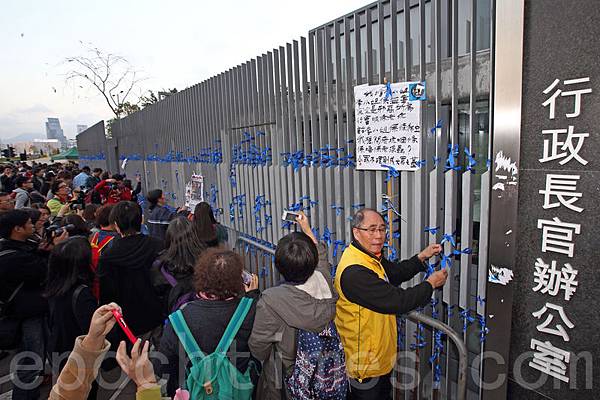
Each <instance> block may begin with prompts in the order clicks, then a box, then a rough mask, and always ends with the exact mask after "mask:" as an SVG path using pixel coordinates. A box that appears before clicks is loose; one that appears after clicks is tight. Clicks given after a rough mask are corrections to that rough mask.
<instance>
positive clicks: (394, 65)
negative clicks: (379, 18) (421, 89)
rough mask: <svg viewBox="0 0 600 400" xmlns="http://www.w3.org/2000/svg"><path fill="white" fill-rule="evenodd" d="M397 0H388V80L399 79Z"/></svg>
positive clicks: (394, 80)
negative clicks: (389, 53)
mask: <svg viewBox="0 0 600 400" xmlns="http://www.w3.org/2000/svg"><path fill="white" fill-rule="evenodd" d="M396 1H397V0H390V26H391V28H392V54H391V58H390V81H391V82H396V81H397V80H398V79H399V71H398V24H397V23H396V20H397V18H398V4H397V2H396Z"/></svg>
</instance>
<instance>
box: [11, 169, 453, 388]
mask: <svg viewBox="0 0 600 400" xmlns="http://www.w3.org/2000/svg"><path fill="white" fill-rule="evenodd" d="M140 193H141V179H140V178H139V177H137V179H136V185H135V187H133V185H132V181H131V180H128V179H127V178H126V177H125V176H121V175H119V174H111V173H110V172H108V171H102V170H101V169H99V168H96V169H94V170H90V168H89V167H83V168H81V169H79V168H78V167H77V165H76V164H67V165H62V164H53V165H33V166H29V165H27V164H26V163H17V164H16V165H7V166H6V167H5V168H4V171H3V173H2V174H1V175H0V288H1V290H0V293H2V295H0V296H2V298H1V299H0V306H1V308H0V312H1V315H0V349H6V350H7V349H16V350H17V355H19V354H26V356H24V357H18V360H16V361H15V360H13V361H15V362H13V364H14V365H15V368H14V377H13V393H12V397H13V399H17V400H19V399H37V398H39V394H40V384H39V383H40V381H41V380H42V376H43V375H44V366H45V365H48V366H50V367H51V371H52V373H51V375H50V376H51V377H53V379H54V385H53V387H52V391H51V393H50V398H52V399H85V398H96V396H97V394H98V393H99V391H100V390H102V387H101V386H102V385H99V384H98V383H97V381H98V380H99V379H98V380H97V379H96V378H97V375H98V374H99V373H100V374H102V373H104V372H106V373H109V374H110V373H111V372H115V371H116V372H118V373H125V374H126V375H127V376H128V377H129V378H131V381H132V382H133V383H132V384H131V386H132V387H133V390H134V392H136V396H137V398H140V399H159V398H161V396H163V395H166V396H169V397H173V398H176V399H189V398H191V399H200V398H208V397H209V396H212V395H216V396H217V397H215V398H240V399H245V398H257V399H285V398H293V399H309V398H332V399H342V398H346V397H348V398H352V399H385V398H389V397H390V395H391V383H390V373H391V371H392V369H393V367H394V364H395V362H396V357H397V349H396V346H397V327H396V316H397V315H400V314H403V313H406V312H408V311H410V310H413V309H415V308H417V307H420V306H424V305H425V304H427V303H428V302H429V300H430V299H431V296H432V292H433V290H434V289H436V288H439V287H441V286H443V285H444V283H445V281H446V278H447V272H446V271H445V270H440V271H437V272H435V273H433V274H432V275H431V276H429V277H428V278H427V279H426V280H424V281H423V282H422V283H421V284H419V285H416V286H414V287H412V288H410V289H402V288H400V287H399V285H400V284H401V283H402V282H405V281H408V280H409V279H412V278H413V277H414V276H415V275H417V274H418V273H420V272H424V271H425V270H426V265H427V264H426V261H427V260H428V259H429V258H431V257H433V256H436V255H438V254H439V253H440V251H441V246H440V245H431V246H428V247H427V248H425V249H424V250H423V251H421V252H420V253H419V254H417V255H415V256H414V257H412V258H410V259H408V260H405V261H402V262H400V263H392V262H390V261H388V260H387V259H386V258H385V257H384V256H383V255H382V251H383V247H384V244H385V241H386V235H387V231H386V229H387V228H386V224H385V222H384V219H383V218H382V216H381V215H380V214H379V213H378V212H377V211H376V210H371V209H362V210H359V211H358V212H357V213H356V214H355V215H354V217H353V220H352V235H353V238H352V239H353V241H352V244H351V245H350V246H349V247H348V248H347V249H346V250H345V251H344V253H343V255H342V257H341V259H340V262H339V264H338V266H337V269H336V272H335V274H334V275H332V267H331V264H330V263H329V261H328V251H327V248H326V246H325V244H323V243H319V241H318V240H317V238H316V237H315V236H314V234H313V232H312V230H311V226H310V223H309V221H308V218H307V217H306V216H305V215H304V214H303V213H299V215H298V217H297V218H296V222H297V226H298V228H299V231H298V232H293V233H290V234H288V235H286V236H284V237H283V238H282V239H281V240H280V241H279V243H277V248H276V252H275V257H274V262H275V267H276V269H277V270H278V272H279V273H280V275H281V277H282V282H280V284H278V285H277V286H275V287H272V288H267V289H265V290H263V291H262V292H261V291H260V290H259V285H258V277H257V276H256V275H254V274H250V273H248V271H246V270H245V268H244V259H243V258H242V257H241V256H240V255H238V254H237V253H235V252H233V251H232V250H230V249H229V248H228V233H227V229H225V228H224V227H223V226H221V225H220V224H218V223H217V221H216V220H215V217H214V215H213V212H212V209H211V207H210V205H209V204H207V203H200V204H198V205H197V206H196V207H195V209H194V210H187V209H186V208H185V207H181V208H179V209H173V208H171V207H168V206H167V205H166V200H165V198H164V195H163V192H162V191H161V190H160V189H155V190H149V191H148V192H147V193H145V202H144V205H143V206H142V205H140V204H139V203H138V202H137V201H136V200H137V197H138V196H139V195H140ZM125 321H126V322H125ZM117 322H118V324H117ZM110 350H112V351H114V352H115V354H116V357H114V358H111V357H106V354H107V353H108V352H109V351H110ZM24 352H27V353H24ZM315 355H316V357H315ZM15 357H17V356H15ZM132 396H133V394H132Z"/></svg>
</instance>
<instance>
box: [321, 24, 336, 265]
mask: <svg viewBox="0 0 600 400" xmlns="http://www.w3.org/2000/svg"><path fill="white" fill-rule="evenodd" d="M331 28H332V27H331V25H327V26H326V27H325V29H324V31H325V42H324V46H325V75H326V79H327V82H326V86H325V89H326V93H327V94H326V96H327V97H326V105H327V108H326V110H327V133H326V136H325V137H326V138H327V139H326V142H325V144H323V143H321V146H322V147H329V148H330V147H331V146H332V145H334V144H335V143H336V134H335V125H334V107H333V101H334V98H335V90H334V87H333V81H334V76H333V63H332V61H333V55H332V49H331V46H332V40H331V37H332V32H331ZM321 134H322V132H321ZM321 137H323V136H321ZM328 154H329V155H330V156H331V155H332V154H331V151H328ZM324 172H325V187H326V188H331V187H334V186H333V185H334V181H333V174H334V173H333V170H332V169H331V168H325V171H324ZM325 193H326V199H327V202H326V203H325V206H326V209H327V210H328V212H327V216H326V220H327V226H328V227H329V230H330V231H331V232H332V233H333V234H334V235H335V232H336V223H335V222H336V221H335V218H334V214H333V213H332V212H331V206H332V205H333V204H334V203H335V194H334V193H332V192H331V191H328V190H326V191H325ZM330 250H333V249H332V248H330ZM329 254H330V255H331V254H332V251H330V253H329Z"/></svg>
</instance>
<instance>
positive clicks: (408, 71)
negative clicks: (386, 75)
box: [403, 0, 412, 82]
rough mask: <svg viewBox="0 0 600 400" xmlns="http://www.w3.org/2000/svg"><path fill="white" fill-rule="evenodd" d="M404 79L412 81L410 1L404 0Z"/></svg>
mask: <svg viewBox="0 0 600 400" xmlns="http://www.w3.org/2000/svg"><path fill="white" fill-rule="evenodd" d="M403 13H404V14H403V16H404V42H405V43H404V78H405V79H406V81H407V82H408V81H410V80H411V79H412V39H411V37H410V0H404V11H403Z"/></svg>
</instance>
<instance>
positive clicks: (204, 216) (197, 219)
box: [194, 201, 218, 247]
mask: <svg viewBox="0 0 600 400" xmlns="http://www.w3.org/2000/svg"><path fill="white" fill-rule="evenodd" d="M216 223H217V220H216V219H215V216H214V214H213V212H212V209H211V208H210V204H208V203H206V202H204V201H203V202H202V203H198V204H197V205H196V208H195V209H194V232H195V233H196V236H197V237H198V239H200V240H201V241H202V242H204V243H206V245H207V246H209V247H212V246H216V245H217V244H218V239H217V229H216V227H215V224H216Z"/></svg>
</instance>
